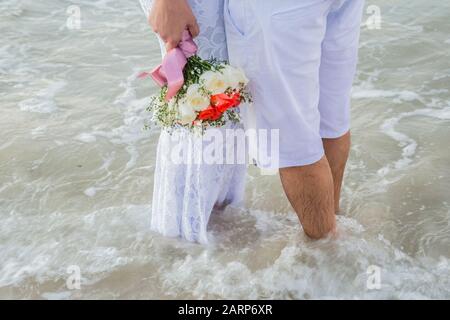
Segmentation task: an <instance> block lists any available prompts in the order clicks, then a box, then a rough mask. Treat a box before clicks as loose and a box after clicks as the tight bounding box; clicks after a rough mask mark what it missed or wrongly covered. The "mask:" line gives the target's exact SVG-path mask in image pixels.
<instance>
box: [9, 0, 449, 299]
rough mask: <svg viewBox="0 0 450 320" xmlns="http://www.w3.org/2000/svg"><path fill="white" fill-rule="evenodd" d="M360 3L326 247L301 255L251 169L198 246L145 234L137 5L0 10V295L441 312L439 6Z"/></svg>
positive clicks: (152, 135) (142, 46)
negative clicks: (75, 282)
mask: <svg viewBox="0 0 450 320" xmlns="http://www.w3.org/2000/svg"><path fill="white" fill-rule="evenodd" d="M72 4H77V5H78V6H79V8H80V9H81V29H79V30H77V29H75V30H70V29H68V28H67V26H66V20H67V18H68V14H67V8H68V7H69V6H70V5H72ZM370 4H375V1H369V2H368V5H370ZM376 4H377V5H378V6H379V7H380V9H381V14H382V16H381V17H382V21H381V29H369V28H367V26H366V25H363V26H362V28H363V31H362V37H361V53H360V64H359V71H358V74H357V78H356V82H355V88H354V92H353V107H352V112H353V118H352V119H353V147H352V153H351V158H350V161H349V165H348V170H347V174H346V180H345V187H344V190H343V203H342V209H343V212H344V214H343V216H340V217H339V220H338V223H339V229H340V233H341V237H340V239H339V240H338V241H330V240H323V241H318V242H312V241H309V240H308V239H307V238H306V237H305V236H304V235H303V233H302V232H301V228H300V226H299V225H298V223H297V218H296V216H295V214H294V213H293V212H292V210H291V208H290V206H289V204H288V203H287V201H286V199H285V197H284V196H283V193H282V190H281V187H280V183H279V179H278V177H276V176H270V177H268V176H260V175H259V172H258V171H257V170H256V169H254V168H251V169H250V171H249V183H248V188H247V199H248V200H247V209H245V210H244V209H242V210H236V209H235V210H231V209H230V210H227V211H226V212H225V213H222V214H215V215H214V216H213V218H212V221H211V222H210V230H211V237H212V239H213V241H212V243H211V244H210V245H209V246H208V247H204V246H200V245H195V244H188V243H183V242H181V241H178V240H176V239H166V238H163V237H161V236H159V235H156V234H154V233H152V232H149V231H148V224H149V215H150V206H151V203H150V201H151V194H152V188H153V187H152V172H153V162H154V158H155V154H154V151H155V144H156V141H157V136H158V133H157V132H156V131H142V130H141V128H142V125H143V119H144V118H145V116H146V113H145V111H144V109H145V106H146V103H147V101H148V96H149V94H150V93H152V92H154V90H155V87H154V86H153V85H151V83H150V81H142V80H136V75H137V74H138V72H139V71H142V70H146V69H148V68H150V67H151V66H154V65H155V64H156V63H157V62H158V61H159V59H160V58H159V47H158V44H157V41H156V39H155V37H154V36H153V35H152V34H151V32H150V30H149V28H148V27H147V25H146V22H145V19H144V18H143V15H142V12H141V9H140V7H139V5H138V1H132V0H121V1H112V0H99V1H91V0H79V1H74V2H72V1H55V0H42V1H39V2H36V1H31V0H24V1H20V2H19V1H15V0H3V1H1V3H0V28H1V30H2V34H1V36H0V40H1V41H0V98H1V105H2V111H3V112H2V117H0V135H1V137H2V139H1V140H0V217H1V219H0V298H44V299H55V298H63V299H65V298H73V299H87V298H294V299H296V298H360V299H367V298H381V299H386V298H396V299H406V298H447V299H448V298H450V265H449V258H450V249H449V248H450V237H449V234H450V225H449V221H450V219H449V218H450V206H449V201H450V199H449V191H448V190H450V169H449V163H450V152H449V147H448V138H449V136H450V127H449V124H450V93H449V84H450V65H449V62H448V61H449V59H450V38H449V34H450V24H449V22H448V17H449V16H450V4H449V3H447V2H442V1H425V0H414V1H412V2H411V1H405V0H401V1H396V2H395V5H393V4H392V2H391V1H387V0H380V1H377V2H376ZM368 17H369V15H368V14H366V15H365V19H367V18H368ZM71 266H75V270H77V269H76V268H79V271H80V273H81V288H80V289H79V290H78V289H74V290H72V289H70V286H69V287H68V286H67V284H66V281H67V279H68V277H69V276H70V275H71V274H70V272H71V271H72V270H74V269H71V268H73V267H71ZM371 266H372V267H371ZM377 267H378V268H379V269H377ZM373 268H375V269H376V270H379V272H380V273H379V275H380V285H381V287H380V289H373V288H372V287H371V286H370V285H369V286H368V285H367V284H368V280H369V282H370V276H371V272H372V271H371V270H374V269H373Z"/></svg>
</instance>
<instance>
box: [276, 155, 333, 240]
mask: <svg viewBox="0 0 450 320" xmlns="http://www.w3.org/2000/svg"><path fill="white" fill-rule="evenodd" d="M280 177H281V183H282V185H283V188H284V191H285V193H286V195H287V197H288V199H289V202H290V203H291V205H292V207H293V208H294V210H295V211H296V213H297V215H298V217H299V219H300V222H301V224H302V225H303V230H304V231H305V233H306V234H307V235H308V236H309V237H311V238H313V239H320V238H324V237H326V236H327V235H328V234H329V233H330V232H334V231H335V228H336V217H335V214H334V200H333V178H332V175H331V170H330V166H329V165H328V161H327V159H326V157H325V156H324V157H323V158H322V159H321V160H319V161H318V162H316V163H314V164H311V165H307V166H301V167H291V168H282V169H280Z"/></svg>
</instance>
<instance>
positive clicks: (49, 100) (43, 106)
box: [19, 81, 67, 113]
mask: <svg viewBox="0 0 450 320" xmlns="http://www.w3.org/2000/svg"><path fill="white" fill-rule="evenodd" d="M66 84H67V83H66V82H65V81H58V82H54V83H50V84H49V85H48V86H47V87H46V88H45V89H41V90H39V91H38V92H37V93H36V94H35V95H34V97H32V98H29V99H26V100H23V101H20V102H19V107H20V110H22V111H29V112H37V113H52V112H55V111H57V110H58V106H57V105H56V103H55V95H56V94H57V93H58V92H59V91H60V90H61V89H62V88H64V87H65V86H66Z"/></svg>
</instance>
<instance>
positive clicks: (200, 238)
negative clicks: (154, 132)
mask: <svg viewBox="0 0 450 320" xmlns="http://www.w3.org/2000/svg"><path fill="white" fill-rule="evenodd" d="M140 2H141V5H142V8H143V10H144V12H145V13H146V14H148V12H149V10H150V7H151V2H152V0H140ZM189 3H190V4H191V8H192V10H193V12H194V14H195V16H196V18H197V21H198V23H199V26H200V35H199V36H198V37H197V38H196V39H195V41H196V43H197V44H198V47H199V51H198V54H199V55H200V56H201V57H202V58H205V59H209V58H217V59H219V60H227V47H226V38H225V30H224V23H223V0H189ZM161 52H162V53H163V54H164V53H165V52H164V46H163V45H161ZM228 128H231V129H237V128H241V126H240V125H233V126H228ZM224 129H225V128H223V129H214V130H221V132H224ZM201 140H202V138H201V137H199V136H198V135H195V134H193V133H190V132H186V131H184V130H183V131H178V132H176V133H173V134H169V133H167V132H166V131H164V130H163V131H162V132H161V135H160V138H159V143H158V148H157V157H156V167H155V173H154V191H153V202H152V213H151V228H152V230H154V231H157V232H159V233H161V234H163V235H165V236H172V237H182V238H184V239H186V240H188V241H193V242H200V243H207V242H208V234H207V226H208V221H209V218H210V215H211V212H212V210H213V208H214V207H215V206H220V207H223V206H224V205H233V204H234V205H238V204H239V203H241V201H242V200H243V195H244V187H245V175H246V165H244V164H206V163H204V162H203V163H202V162H201V161H193V160H194V159H195V158H196V157H197V159H198V156H199V155H201V154H202V151H203V150H205V148H206V147H207V145H208V142H206V141H202V142H203V143H202V144H200V143H199V142H200V141H201ZM224 140H225V139H224ZM233 140H234V139H233ZM226 143H232V144H234V143H235V142H234V141H229V142H226ZM226 143H225V142H224V143H223V148H224V150H225V149H226V148H227V146H226ZM201 145H203V149H202V148H201ZM182 148H183V150H184V151H185V152H184V154H183V159H184V161H179V159H177V157H174V153H176V152H178V150H180V149H182ZM224 154H225V151H224ZM186 160H188V161H186Z"/></svg>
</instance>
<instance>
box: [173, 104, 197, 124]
mask: <svg viewBox="0 0 450 320" xmlns="http://www.w3.org/2000/svg"><path fill="white" fill-rule="evenodd" d="M178 114H179V120H180V122H181V124H183V125H185V124H190V123H192V121H194V120H195V119H196V118H197V114H196V113H195V110H194V109H193V108H192V107H191V106H190V105H189V103H187V102H186V101H179V103H178Z"/></svg>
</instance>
